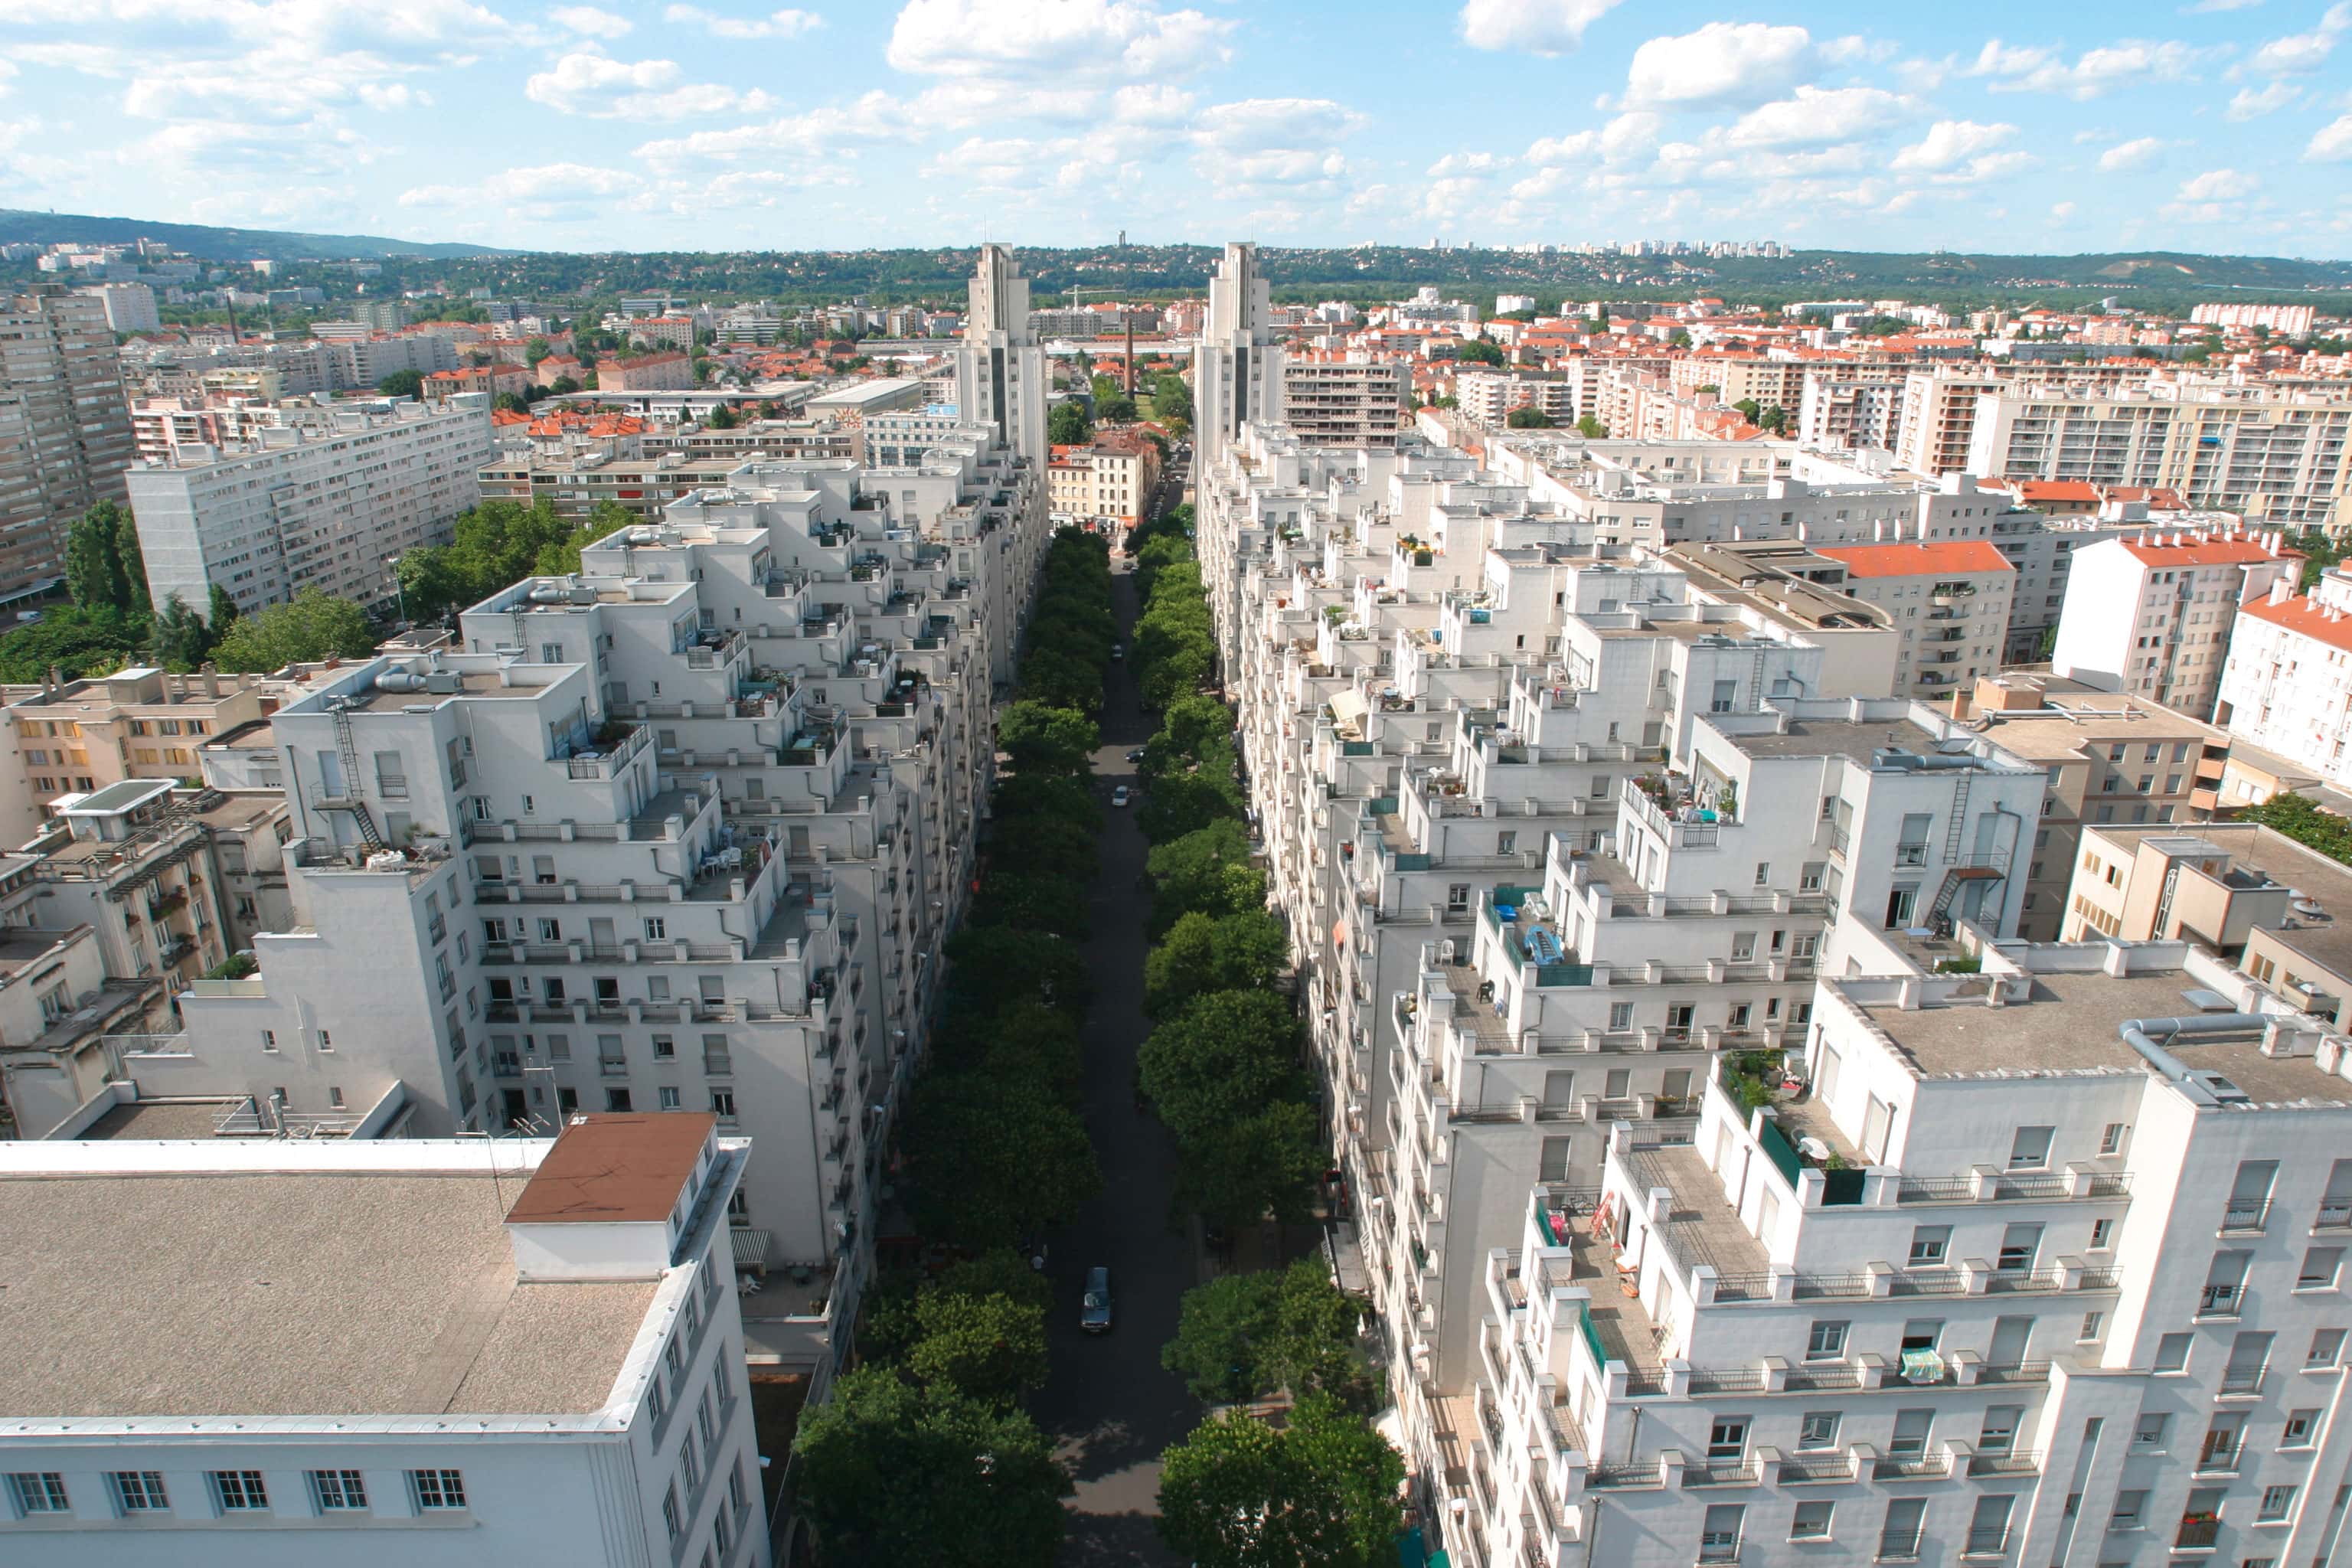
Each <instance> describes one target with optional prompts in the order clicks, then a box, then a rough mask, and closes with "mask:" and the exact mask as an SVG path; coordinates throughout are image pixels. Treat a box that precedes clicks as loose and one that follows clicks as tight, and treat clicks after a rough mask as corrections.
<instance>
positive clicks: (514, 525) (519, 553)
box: [399, 500, 643, 620]
mask: <svg viewBox="0 0 2352 1568" xmlns="http://www.w3.org/2000/svg"><path fill="white" fill-rule="evenodd" d="M639 521H643V520H642V519H641V518H639V517H637V516H636V514H635V513H634V512H632V511H630V510H628V509H627V508H626V507H624V506H622V505H621V504H620V503H618V502H617V501H600V502H598V503H597V505H596V508H595V510H593V512H592V513H591V514H590V515H589V517H588V520H587V521H585V522H581V523H576V524H575V523H573V522H572V521H570V520H569V519H566V518H564V517H562V516H561V515H560V514H559V513H558V512H557V511H556V510H555V508H554V506H553V505H552V504H551V503H550V502H547V501H540V502H538V503H536V504H534V505H531V506H528V507H527V506H524V505H522V504H521V503H520V502H518V501H510V500H486V501H484V502H482V503H481V504H480V505H478V506H477V507H475V508H473V509H472V510H469V511H467V512H465V513H464V514H462V515H461V516H459V518H458V519H457V524H456V528H455V530H454V537H452V539H451V540H450V542H448V543H446V544H428V545H425V546H422V547H421V548H418V549H415V550H411V551H410V552H407V553H406V554H405V555H403V556H402V557H401V558H400V567H399V572H400V591H401V597H402V598H403V600H404V602H405V604H406V606H407V610H408V613H409V614H410V615H411V616H415V618H417V619H418V620H433V619H436V618H437V617H439V616H443V615H445V614H446V613H447V612H448V611H450V610H452V609H457V608H463V607H464V606H466V605H472V604H475V603H478V601H480V600H483V599H486V598H488V597H489V596H490V595H492V594H495V593H497V592H498V591H499V589H501V588H504V587H506V586H508V585H509V584H513V583H519V582H520V581H521V580H522V579H523V578H525V577H530V576H561V575H563V574H568V573H572V572H577V571H578V570H580V552H581V549H582V548H583V546H585V545H588V544H593V543H594V542H596V541H597V540H599V539H602V538H604V536H605V535H606V534H608V533H611V532H612V531H614V530H615V529H621V528H626V527H628V526H629V525H631V524H632V523H635V522H639Z"/></svg>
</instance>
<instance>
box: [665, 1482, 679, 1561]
mask: <svg viewBox="0 0 2352 1568" xmlns="http://www.w3.org/2000/svg"><path fill="white" fill-rule="evenodd" d="M662 1523H663V1524H664V1525H665V1526H666V1527H667V1529H668V1531H669V1539H670V1543H671V1544H672V1545H676V1544H677V1538H678V1536H679V1535H680V1534H681V1533H683V1527H682V1526H681V1525H680V1524H679V1523H678V1519H677V1482H676V1481H672V1482H670V1484H669V1490H667V1491H666V1492H664V1493H663V1494H662Z"/></svg>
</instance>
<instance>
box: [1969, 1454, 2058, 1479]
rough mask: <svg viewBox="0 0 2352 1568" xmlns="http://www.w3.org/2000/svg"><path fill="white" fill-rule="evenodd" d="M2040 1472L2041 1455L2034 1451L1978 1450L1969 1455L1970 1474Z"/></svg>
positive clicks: (2013, 1474)
mask: <svg viewBox="0 0 2352 1568" xmlns="http://www.w3.org/2000/svg"><path fill="white" fill-rule="evenodd" d="M2041 1473H2042V1456H2041V1455H2040V1454H2039V1453H2035V1452H2031V1451H2025V1450H2021V1451H2018V1452H2015V1453H1995V1454H1988V1453H1983V1452H1978V1453H1974V1454H1970V1455H1969V1474H1970V1475H1972V1476H2034V1475H2040V1474H2041Z"/></svg>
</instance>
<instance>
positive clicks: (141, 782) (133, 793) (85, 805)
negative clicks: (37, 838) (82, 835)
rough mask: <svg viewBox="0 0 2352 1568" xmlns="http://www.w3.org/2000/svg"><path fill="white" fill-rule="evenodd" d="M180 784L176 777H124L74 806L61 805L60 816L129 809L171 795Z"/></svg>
mask: <svg viewBox="0 0 2352 1568" xmlns="http://www.w3.org/2000/svg"><path fill="white" fill-rule="evenodd" d="M177 787H178V781H177V780H174V779H121V780H118V781H117V782H115V783H113V784H108V785H107V786H106V787H105V788H104V789H101V790H97V791H94V792H92V793H91V794H89V795H84V796H82V797H81V798H80V799H79V800H78V801H76V802H74V803H73V804H72V805H68V806H65V807H62V808H60V812H59V815H61V816H106V815H108V814H110V813H112V812H117V811H128V810H130V809H131V807H132V806H134V805H142V803H144V802H147V801H150V800H152V799H154V798H155V797H156V796H157V795H169V794H170V793H171V792H172V791H173V789H175V788H177Z"/></svg>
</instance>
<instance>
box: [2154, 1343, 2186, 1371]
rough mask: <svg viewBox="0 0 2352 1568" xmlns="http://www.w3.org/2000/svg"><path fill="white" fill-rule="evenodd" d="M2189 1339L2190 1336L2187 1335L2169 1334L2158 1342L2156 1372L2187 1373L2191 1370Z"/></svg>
mask: <svg viewBox="0 0 2352 1568" xmlns="http://www.w3.org/2000/svg"><path fill="white" fill-rule="evenodd" d="M2189 1338H2190V1336H2189V1335H2187V1334H2167V1335H2165V1336H2164V1337H2163V1338H2162V1339H2160V1340H2158V1341H2157V1342H2156V1370H2157V1371H2158V1372H2187V1371H2188V1370H2189Z"/></svg>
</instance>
